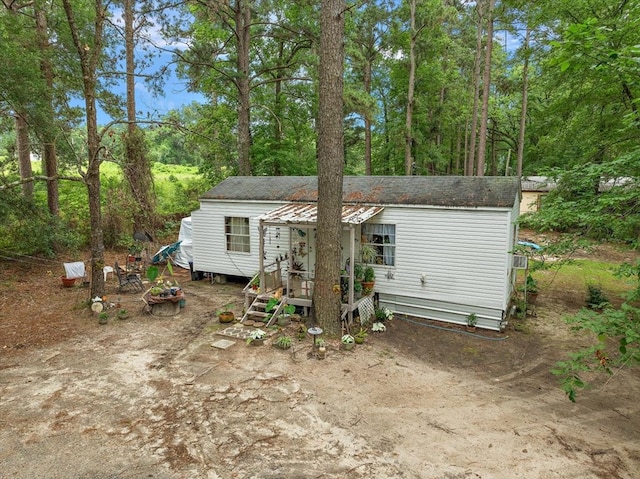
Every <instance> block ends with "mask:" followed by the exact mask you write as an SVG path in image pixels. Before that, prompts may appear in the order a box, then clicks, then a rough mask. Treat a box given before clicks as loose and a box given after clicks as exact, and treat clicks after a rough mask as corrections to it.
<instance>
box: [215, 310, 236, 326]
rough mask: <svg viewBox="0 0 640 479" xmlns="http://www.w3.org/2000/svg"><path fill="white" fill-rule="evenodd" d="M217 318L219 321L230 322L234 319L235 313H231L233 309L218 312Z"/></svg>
mask: <svg viewBox="0 0 640 479" xmlns="http://www.w3.org/2000/svg"><path fill="white" fill-rule="evenodd" d="M218 319H219V320H220V322H221V323H230V322H232V321H233V320H234V319H235V315H234V314H233V311H223V312H222V313H219V314H218Z"/></svg>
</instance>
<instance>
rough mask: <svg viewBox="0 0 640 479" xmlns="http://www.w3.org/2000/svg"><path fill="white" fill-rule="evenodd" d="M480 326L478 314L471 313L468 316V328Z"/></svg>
mask: <svg viewBox="0 0 640 479" xmlns="http://www.w3.org/2000/svg"><path fill="white" fill-rule="evenodd" d="M476 324H478V316H477V315H476V313H469V314H468V315H467V326H470V327H474V326H475V325H476Z"/></svg>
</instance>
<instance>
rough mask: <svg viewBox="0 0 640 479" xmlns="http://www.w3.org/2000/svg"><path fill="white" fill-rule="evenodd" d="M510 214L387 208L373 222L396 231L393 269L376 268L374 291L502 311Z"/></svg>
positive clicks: (486, 211) (376, 266)
mask: <svg viewBox="0 0 640 479" xmlns="http://www.w3.org/2000/svg"><path fill="white" fill-rule="evenodd" d="M510 213H511V212H510V211H509V210H505V209H501V210H497V209H496V210H462V209H444V208H417V207H414V208H406V207H391V206H387V207H385V210H384V211H383V212H382V213H381V214H380V215H378V216H377V217H376V219H375V221H376V222H378V223H379V224H395V225H396V248H395V249H396V255H395V267H394V268H389V267H385V266H381V265H374V268H375V269H376V287H375V289H376V291H378V292H384V293H388V294H397V295H403V296H415V297H417V298H426V299H439V300H442V301H447V302H451V303H463V304H465V303H466V304H471V305H472V304H475V305H477V306H479V307H486V308H496V309H500V310H502V309H503V308H504V306H505V303H506V299H505V297H504V291H505V282H507V281H508V276H507V271H506V270H505V265H506V264H507V257H509V256H510V250H511V245H510V244H509V236H510V229H511V224H510V223H511V221H510V220H511V215H510ZM389 271H390V272H391V274H386V273H387V272H389ZM423 278H424V281H423Z"/></svg>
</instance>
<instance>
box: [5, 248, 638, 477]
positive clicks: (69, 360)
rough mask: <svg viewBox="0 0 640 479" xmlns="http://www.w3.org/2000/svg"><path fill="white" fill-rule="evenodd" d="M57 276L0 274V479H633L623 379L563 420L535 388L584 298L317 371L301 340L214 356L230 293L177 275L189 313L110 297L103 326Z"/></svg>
mask: <svg viewBox="0 0 640 479" xmlns="http://www.w3.org/2000/svg"><path fill="white" fill-rule="evenodd" d="M607 251H608V250H607V248H604V249H603V250H602V251H601V252H599V253H598V254H599V255H602V257H607V255H608V252H607ZM616 251H617V250H616ZM612 254H613V253H612ZM615 254H617V253H615ZM620 254H621V255H622V256H621V257H625V255H628V254H629V253H627V252H622V253H620ZM614 257H615V259H616V260H619V259H620V258H619V257H617V256H614ZM57 276H58V275H57V274H54V273H53V272H52V273H49V269H47V268H46V267H44V268H43V267H42V266H29V265H26V264H23V263H21V264H11V263H10V264H0V278H2V280H1V281H2V283H1V284H2V289H1V290H0V477H2V478H5V477H6V478H33V477H47V478H70V477H74V478H92V479H98V478H143V477H155V478H171V479H173V478H233V477H239V478H247V477H251V478H283V477H286V478H308V477H317V478H343V477H368V478H371V477H374V478H391V477H394V478H395V477H405V478H465V479H466V478H514V477H522V478H581V479H582V478H633V477H637V470H638V467H639V466H640V432H639V431H640V415H639V414H638V412H639V406H638V402H637V400H636V398H637V396H638V394H640V378H639V377H638V373H637V371H633V370H623V371H621V372H620V373H618V374H617V375H616V376H615V377H614V378H613V379H612V380H611V381H609V382H608V383H606V384H605V383H604V382H602V381H601V382H600V383H598V384H596V385H595V388H594V389H593V390H591V391H589V392H587V393H584V394H582V395H581V397H579V400H578V403H577V404H572V403H570V402H569V401H568V400H567V399H566V398H565V397H564V395H563V393H562V392H561V391H560V390H559V389H558V387H557V382H556V379H555V378H554V377H553V376H552V375H551V374H550V372H549V371H550V369H551V367H552V365H553V363H554V362H555V361H556V360H558V359H560V358H562V357H563V356H564V354H565V353H566V351H567V350H568V348H569V347H571V346H572V345H573V342H574V341H575V338H573V337H572V336H571V335H570V334H569V332H568V331H567V328H566V326H565V325H564V322H563V321H562V314H565V313H567V312H571V311H572V310H575V309H576V308H578V307H579V306H581V302H580V301H578V300H577V299H576V298H575V294H576V292H577V291H578V289H579V288H582V286H579V287H578V286H576V289H575V291H572V290H571V289H570V288H569V289H568V288H566V285H565V286H564V287H563V288H561V289H558V290H556V289H553V288H551V289H549V290H545V291H544V294H541V296H540V297H539V304H538V305H537V307H536V313H537V316H535V317H529V318H527V319H525V320H523V321H522V322H519V323H518V324H517V325H516V324H515V323H512V324H511V325H510V326H509V328H508V330H507V331H505V332H504V333H502V334H499V333H491V332H486V333H480V334H479V336H481V337H478V336H472V335H469V334H466V333H465V332H464V331H463V330H462V329H460V328H451V327H449V326H446V325H441V324H437V323H428V322H423V321H420V320H417V319H416V318H396V319H394V320H393V321H392V322H390V323H389V324H388V331H387V332H386V333H384V334H380V335H370V336H369V338H368V341H367V342H366V343H365V344H364V345H363V346H359V347H357V348H356V349H355V350H353V351H351V352H346V351H343V350H341V349H340V348H339V342H338V341H337V339H330V340H329V351H328V354H327V358H326V359H325V360H317V359H315V358H313V357H312V356H310V353H311V339H310V338H309V337H307V338H306V339H305V340H304V341H297V340H296V341H295V342H294V346H293V348H291V349H290V350H288V351H281V350H278V349H275V348H273V347H271V345H270V344H269V342H267V345H265V346H262V347H249V346H247V345H246V344H244V343H243V342H236V344H234V345H233V346H231V347H230V348H229V349H226V350H220V349H216V348H213V347H212V346H211V344H212V343H213V342H214V341H215V340H216V339H219V336H218V335H217V334H216V331H218V330H219V329H221V327H222V325H220V324H219V323H218V321H217V319H216V317H215V314H214V312H215V311H216V309H217V308H219V307H220V306H221V305H223V304H227V303H229V302H234V303H235V305H236V308H235V310H236V312H237V313H240V312H241V309H242V296H241V294H240V289H241V286H240V285H237V284H226V285H212V284H209V283H208V282H206V281H198V282H191V281H190V278H189V274H188V272H184V271H180V272H179V274H178V280H179V281H180V283H181V285H182V286H183V288H184V290H185V291H186V298H187V300H186V307H185V308H184V309H183V310H182V311H181V313H180V314H179V315H178V316H176V317H170V318H167V317H154V316H151V315H149V314H147V313H145V312H144V311H143V309H142V306H143V303H142V302H141V300H140V295H139V294H135V293H127V294H118V293H117V291H116V287H115V282H114V281H113V280H110V281H109V284H108V295H109V300H117V299H118V298H119V301H120V302H121V303H122V304H123V306H124V307H126V308H127V309H128V310H129V311H130V312H131V313H133V314H132V316H131V317H130V318H129V319H127V320H124V321H120V320H117V319H114V317H112V318H111V319H110V320H109V324H107V325H106V326H100V325H98V321H97V318H96V316H95V315H94V314H93V313H91V312H90V310H89V309H88V308H87V307H86V301H87V299H88V294H89V293H88V289H86V288H82V287H74V288H62V286H61V283H60V280H59V278H57ZM516 326H517V328H516ZM295 328H296V325H292V326H289V329H288V331H289V332H290V334H292V335H293V336H296V332H295Z"/></svg>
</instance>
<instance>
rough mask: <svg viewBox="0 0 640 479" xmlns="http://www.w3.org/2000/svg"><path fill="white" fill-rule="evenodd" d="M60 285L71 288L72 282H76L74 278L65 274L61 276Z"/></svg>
mask: <svg viewBox="0 0 640 479" xmlns="http://www.w3.org/2000/svg"><path fill="white" fill-rule="evenodd" d="M60 278H61V279H62V286H63V287H65V288H71V287H72V286H73V285H74V284H76V279H75V278H67V277H66V276H61V277H60Z"/></svg>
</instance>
